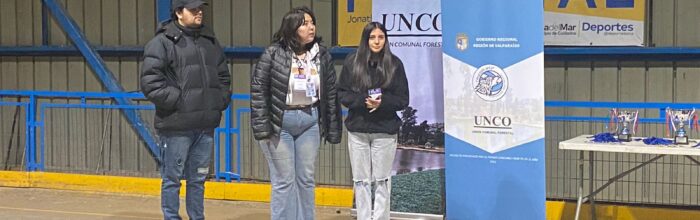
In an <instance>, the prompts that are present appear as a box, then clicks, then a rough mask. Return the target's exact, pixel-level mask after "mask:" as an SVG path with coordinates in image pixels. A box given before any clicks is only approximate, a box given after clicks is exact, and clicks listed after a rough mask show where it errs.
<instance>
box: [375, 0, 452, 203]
mask: <svg viewBox="0 0 700 220" xmlns="http://www.w3.org/2000/svg"><path fill="white" fill-rule="evenodd" d="M372 19H373V20H374V21H378V22H381V23H383V24H384V26H385V27H386V28H387V30H388V39H389V43H390V48H391V50H392V52H393V53H394V54H396V55H397V56H398V57H399V58H401V60H402V61H403V64H404V68H405V70H406V76H407V77H408V84H409V90H410V104H409V107H408V108H407V109H406V110H404V111H402V112H399V115H400V116H401V118H402V121H403V124H402V126H401V130H400V132H399V140H398V141H399V146H398V149H397V152H396V158H395V160H394V166H393V173H394V174H395V175H394V176H393V177H392V188H391V193H392V201H391V203H392V205H391V206H392V207H391V210H392V211H398V212H410V213H424V214H425V213H427V214H442V213H443V210H444V206H443V197H442V194H443V193H444V187H443V185H444V167H445V166H444V155H445V154H444V149H445V148H444V119H443V96H442V81H443V80H442V35H441V33H442V32H441V29H442V15H441V14H440V0H374V1H372Z"/></svg>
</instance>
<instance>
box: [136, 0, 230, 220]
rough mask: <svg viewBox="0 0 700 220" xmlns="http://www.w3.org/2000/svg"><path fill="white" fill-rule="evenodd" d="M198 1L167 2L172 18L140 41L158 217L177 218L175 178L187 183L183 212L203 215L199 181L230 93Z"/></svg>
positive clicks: (224, 68)
mask: <svg viewBox="0 0 700 220" xmlns="http://www.w3.org/2000/svg"><path fill="white" fill-rule="evenodd" d="M205 5H207V3H206V2H204V1H201V0H173V1H172V14H171V15H172V17H171V19H170V20H167V21H164V22H162V23H161V24H160V25H159V27H158V29H157V30H156V36H155V37H154V38H153V39H152V40H151V41H150V42H148V44H146V47H145V49H144V60H143V66H142V68H141V71H142V72H141V91H142V92H143V93H144V95H145V96H146V97H147V98H148V100H150V101H151V102H153V104H155V106H156V112H155V128H156V129H157V131H158V135H159V136H160V151H161V158H162V161H161V164H160V165H161V169H160V172H161V177H162V179H163V182H162V185H161V207H162V210H163V216H164V219H181V218H180V216H179V214H178V211H179V207H180V204H179V201H180V199H179V194H180V179H183V178H184V179H185V180H186V181H187V195H186V198H185V199H186V205H187V215H188V216H189V217H190V219H204V182H205V180H206V178H207V176H208V175H209V163H210V161H211V157H212V155H211V152H212V149H213V147H214V138H213V134H214V128H216V127H217V126H219V123H220V121H221V111H223V110H225V109H226V108H227V106H228V104H229V102H230V97H231V90H230V85H231V75H230V73H229V70H228V64H227V61H226V57H225V56H224V53H223V49H222V48H221V46H220V45H219V42H218V41H217V40H216V38H215V36H214V32H213V31H212V30H211V29H209V27H207V26H205V25H203V24H202V18H203V16H204V13H203V11H202V8H203V7H204V6H205Z"/></svg>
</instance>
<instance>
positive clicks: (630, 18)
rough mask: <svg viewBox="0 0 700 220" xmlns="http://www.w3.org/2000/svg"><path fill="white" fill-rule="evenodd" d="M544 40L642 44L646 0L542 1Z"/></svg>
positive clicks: (574, 43) (568, 43) (553, 42)
mask: <svg viewBox="0 0 700 220" xmlns="http://www.w3.org/2000/svg"><path fill="white" fill-rule="evenodd" d="M544 10H545V11H544V43H545V45H553V46H555V45H561V46H643V45H644V17H645V11H646V1H645V0H545V1H544Z"/></svg>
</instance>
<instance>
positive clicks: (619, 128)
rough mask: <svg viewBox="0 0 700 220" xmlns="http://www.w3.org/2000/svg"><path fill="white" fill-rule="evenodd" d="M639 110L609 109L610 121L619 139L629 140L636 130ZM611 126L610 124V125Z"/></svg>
mask: <svg viewBox="0 0 700 220" xmlns="http://www.w3.org/2000/svg"><path fill="white" fill-rule="evenodd" d="M638 116H639V111H618V110H617V109H615V108H614V109H611V110H610V123H615V126H614V128H615V134H616V135H617V139H618V140H620V141H626V142H629V141H631V140H632V136H633V135H634V134H635V133H636V131H637V119H638V118H639V117H638ZM611 127H612V126H611Z"/></svg>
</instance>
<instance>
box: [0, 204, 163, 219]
mask: <svg viewBox="0 0 700 220" xmlns="http://www.w3.org/2000/svg"><path fill="white" fill-rule="evenodd" d="M0 209H5V210H16V211H26V212H49V213H59V214H71V215H92V216H101V217H118V218H136V219H160V218H154V217H144V216H132V215H113V214H104V213H94V212H70V211H58V210H50V209H28V208H14V207H4V206H0Z"/></svg>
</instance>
